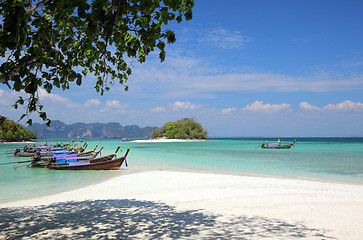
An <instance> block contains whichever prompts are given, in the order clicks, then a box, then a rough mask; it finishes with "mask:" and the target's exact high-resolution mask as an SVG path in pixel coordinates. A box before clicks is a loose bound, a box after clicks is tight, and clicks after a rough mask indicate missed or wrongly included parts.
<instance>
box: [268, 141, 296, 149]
mask: <svg viewBox="0 0 363 240" xmlns="http://www.w3.org/2000/svg"><path fill="white" fill-rule="evenodd" d="M295 142H296V140H294V141H293V142H292V143H290V144H281V143H280V141H278V142H277V143H268V142H267V141H266V143H263V144H262V145H261V148H264V149H289V148H292V147H294V145H295Z"/></svg>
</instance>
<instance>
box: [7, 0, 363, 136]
mask: <svg viewBox="0 0 363 240" xmlns="http://www.w3.org/2000/svg"><path fill="white" fill-rule="evenodd" d="M362 12H363V1H359V0H356V1H352V0H339V1H338V0H335V1H322V0H314V1H312V0H305V1H297V0H284V1H283V0H275V1H270V0H243V1H240V0H229V1H220V0H195V8H194V11H193V19H192V20H191V21H189V22H182V23H181V24H172V25H170V26H167V28H170V29H173V30H174V31H175V33H176V38H177V41H176V43H174V44H172V45H169V46H168V47H167V56H166V61H165V62H163V63H160V61H158V59H157V54H152V55H151V56H149V57H148V58H147V60H146V63H144V64H138V63H137V62H136V61H133V62H132V66H133V67H132V69H133V75H132V76H131V77H130V78H129V81H128V82H127V85H128V86H129V91H128V92H124V91H123V87H122V86H118V85H114V86H112V89H111V90H110V91H109V92H107V93H105V94H104V95H103V96H100V95H99V94H98V93H96V92H95V90H94V88H93V86H94V82H95V79H94V78H93V77H92V76H88V77H87V79H85V81H84V84H83V85H82V86H81V87H78V86H75V85H74V86H73V87H71V89H70V90H67V91H65V92H63V91H61V90H59V89H55V90H54V91H53V92H52V94H46V93H45V91H43V90H40V96H41V103H42V104H43V105H44V107H45V110H46V111H47V112H48V116H49V117H50V118H51V119H53V120H61V121H63V122H65V123H68V124H70V123H75V122H87V123H90V122H103V123H106V122H119V123H120V124H121V125H124V126H125V125H131V124H137V125H139V126H141V127H144V126H157V127H159V126H162V125H163V124H164V123H165V122H168V121H176V120H178V119H181V118H184V117H194V118H195V119H196V120H197V121H198V122H199V123H201V124H202V126H203V127H204V128H206V129H207V130H208V132H209V136H210V137H243V136H256V137H257V136H271V137H288V136H291V137H304V136H323V137H324V136H325V137H326V136H363V94H362V93H363V31H362V23H363V14H362ZM20 94H21V93H20ZM18 95H19V93H18V92H13V91H11V90H9V89H8V88H7V86H5V85H0V114H2V115H5V116H7V117H9V118H10V119H13V120H16V119H18V118H19V117H20V115H21V114H22V113H23V112H22V109H20V110H17V111H16V110H14V109H12V108H11V105H12V103H13V102H14V101H15V100H16V97H17V96H18ZM32 117H33V118H34V120H35V121H36V122H40V120H39V119H37V117H36V116H32Z"/></svg>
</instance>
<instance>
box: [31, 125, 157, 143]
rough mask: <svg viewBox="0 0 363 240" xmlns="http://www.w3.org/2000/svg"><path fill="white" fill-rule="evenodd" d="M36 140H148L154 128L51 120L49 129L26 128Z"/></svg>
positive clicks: (39, 127)
mask: <svg viewBox="0 0 363 240" xmlns="http://www.w3.org/2000/svg"><path fill="white" fill-rule="evenodd" d="M27 129H28V130H30V131H33V132H34V134H36V135H37V136H38V138H53V139H66V138H74V139H115V138H124V139H138V138H150V136H151V134H152V132H153V131H154V130H155V129H156V127H144V128H140V127H139V126H137V125H131V126H125V127H123V126H121V125H120V124H119V123H115V122H110V123H80V122H79V123H74V124H70V125H67V124H65V123H63V122H61V121H58V120H53V121H52V124H51V125H50V127H47V126H46V125H45V124H40V123H33V124H32V125H31V126H29V127H27Z"/></svg>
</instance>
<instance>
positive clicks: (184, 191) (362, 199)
mask: <svg viewBox="0 0 363 240" xmlns="http://www.w3.org/2000/svg"><path fill="white" fill-rule="evenodd" d="M97 200H127V201H128V202H127V203H128V204H131V205H128V206H129V207H128V208H127V209H126V208H125V209H123V208H115V205H117V204H120V206H121V205H122V203H125V202H122V201H120V202H118V203H117V202H116V203H115V202H112V204H113V205H111V206H109V207H105V209H104V210H102V211H104V212H109V211H113V214H116V213H119V214H121V213H122V212H125V211H126V212H128V211H131V209H132V211H133V213H130V212H128V213H129V215H127V216H126V215H122V216H123V217H119V218H117V219H128V221H127V224H129V225H127V226H128V228H127V231H129V230H130V229H129V228H130V227H131V226H137V227H136V228H133V229H134V231H132V232H128V233H127V234H129V235H127V236H128V237H131V238H141V239H145V238H146V239H150V238H155V237H157V238H164V239H165V238H166V239H168V238H169V239H171V238H186V239H203V238H212V239H213V238H225V239H349V240H351V239H362V236H363V186H361V185H349V184H339V183H327V182H315V181H308V180H298V179H279V178H264V177H249V176H231V175H221V174H211V173H194V172H171V171H151V172H140V173H133V174H126V175H122V176H120V177H117V178H114V179H111V180H108V181H106V182H103V183H100V184H97V185H92V186H89V187H85V188H82V189H77V190H74V191H69V192H64V193H60V194H56V195H52V196H47V197H42V198H37V199H31V200H24V201H17V202H10V203H5V204H1V205H0V207H1V208H6V209H9V208H10V209H13V207H24V206H28V207H36V208H39V207H40V206H41V205H45V206H48V205H50V204H54V203H56V204H55V205H52V207H51V208H50V209H51V210H52V211H54V207H55V206H57V204H61V203H64V202H69V201H73V202H72V204H73V205H75V204H76V203H77V202H82V203H84V201H86V202H87V201H88V202H90V203H91V205H90V206H93V205H92V201H97ZM139 201H141V203H142V202H144V203H153V204H156V205H155V206H154V207H153V208H149V209H148V208H147V207H146V205H147V204H146V205H145V204H144V205H143V204H141V203H140V202H139ZM97 203H98V202H97ZM103 203H104V204H110V202H108V201H104V202H103ZM133 203H135V204H136V203H138V204H136V206H135V205H133ZM72 204H71V206H72ZM158 204H164V205H163V206H164V208H165V206H168V207H170V208H171V209H173V210H171V212H168V213H167V214H166V213H165V211H164V210H160V212H158V210H157V209H159V208H160V209H164V208H161V207H160V206H161V205H158ZM82 206H84V205H82ZM117 206H119V205H117ZM147 206H149V205H147ZM43 207H44V206H43ZM63 207H64V206H63ZM67 207H68V208H69V206H68V205H67ZM78 208H82V207H81V206H78ZM84 208H85V209H88V210H87V211H89V209H92V208H90V207H89V206H88V205H87V207H84ZM150 209H154V210H150ZM12 211H13V210H12ZM18 211H19V210H18ZM44 211H45V210H44ZM47 211H49V209H48V210H47ZM64 211H65V210H64ZM74 211H76V210H75V209H71V210H69V214H72V212H74ZM100 211H101V210H100ZM142 211H144V212H142ZM154 211H155V213H153V212H154ZM13 212H14V211H13ZM49 212H51V211H49ZM197 213H198V214H204V215H203V216H204V217H205V219H204V220H200V215H197ZM9 214H10V212H9ZM33 214H34V213H33ZM83 214H84V213H83ZM148 214H153V217H152V218H151V219H154V220H149V221H145V220H140V219H139V217H140V216H141V215H142V216H144V215H145V216H148ZM158 214H159V215H160V214H164V215H163V216H164V217H163V219H164V218H166V217H165V216H166V215H167V216H168V221H166V220H160V222H159V221H158V222H154V221H157V220H155V219H158V216H159V215H158ZM175 214H181V215H178V216H179V217H175V218H171V219H169V217H170V216H175ZM183 214H184V215H183ZM190 214H191V215H190ZM72 216H73V215H72ZM77 216H78V215H77ZM105 216H106V215H105ZM113 216H115V215H110V218H112V217H113ZM183 216H184V217H185V218H186V219H190V218H191V219H194V220H193V221H192V222H189V224H187V223H188V221H187V220H185V222H184V221H182V220H180V218H183ZM48 217H49V216H48ZM73 217H74V216H73ZM211 219H213V220H211ZM83 220H84V219H83ZM9 221H11V220H9ZM14 221H15V220H14ZM37 221H38V220H37ZM94 221H99V220H94ZM125 221H126V220H125ZM140 221H142V222H140ZM165 221H166V222H167V224H166V222H165ZM35 222H36V221H35ZM81 222H82V221H81ZM150 222H152V225H153V226H152V227H151V225H150V224H151V223H150ZM182 222H183V224H182ZM113 223H114V221H113V222H112V223H107V224H105V223H104V224H101V223H99V225H100V226H101V225H102V228H101V229H103V230H102V231H103V234H106V235H107V236H109V237H110V236H111V237H112V236H121V235H117V233H115V232H114V231H115V230H114V229H113V228H112V224H113ZM207 223H208V224H207ZM32 224H35V223H32ZM125 224H126V223H123V225H122V226H124V227H125V226H126V225H125ZM159 224H161V225H162V226H163V227H161V226H159ZM165 224H166V225H165ZM180 224H182V225H180ZM81 225H82V224H81ZM30 226H31V224H30ZM82 226H83V225H82ZM82 226H79V227H78V228H77V229H78V230H74V229H73V230H70V229H69V228H67V227H64V226H63V228H61V229H55V230H54V229H53V230H52V231H51V232H49V231H50V230H47V229H43V230H42V231H43V232H42V234H43V235H44V234H45V235H44V236H53V237H54V236H58V235H52V234H65V236H68V237H71V236H73V237H74V236H77V234H80V233H81V232H82V231H86V230H84V229H88V231H90V230H89V228H91V229H92V228H93V227H89V226H88V228H87V227H85V226H83V227H82ZM97 226H98V225H97ZM148 226H149V227H150V228H148ZM177 226H179V228H178V229H175V228H176V227H177ZM158 227H159V228H160V229H158ZM10 228H11V227H10V226H9V229H10ZM118 228H121V226H118ZM139 228H140V229H141V231H136V230H137V229H138V230H140V229H139ZM168 228H170V229H169V231H166V230H165V229H168ZM194 228H195V229H194ZM0 229H1V228H0ZM82 229H83V230H82ZM105 229H107V230H105ZM151 229H152V230H151ZM156 229H158V230H156ZM197 229H199V230H197ZM164 230H165V232H163V231H164ZM37 231H38V230H37ZM37 231H35V232H34V233H32V234H33V235H31V236H30V237H38V238H39V237H41V236H43V235H39V234H40V233H39V232H37ZM77 231H78V232H77ZM125 231H126V230H125V229H123V234H125ZM0 233H1V230H0ZM4 234H5V235H6V232H2V235H3V236H4ZM37 234H38V235H37ZM67 234H68V235H67ZM72 234H73V235H72ZM110 234H111V235H110ZM112 234H114V235H112ZM115 234H116V235H115ZM119 234H121V233H119ZM170 234H171V235H170ZM2 235H1V234H0V238H1V236H2ZM82 236H84V235H82ZM102 236H104V235H102ZM125 236H126V235H122V237H125ZM213 236H214V237H213ZM218 236H219V237H218Z"/></svg>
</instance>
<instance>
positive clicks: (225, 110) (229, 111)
mask: <svg viewBox="0 0 363 240" xmlns="http://www.w3.org/2000/svg"><path fill="white" fill-rule="evenodd" d="M233 111H236V108H234V107H232V108H224V109H222V110H221V113H222V114H229V113H231V112H233Z"/></svg>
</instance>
